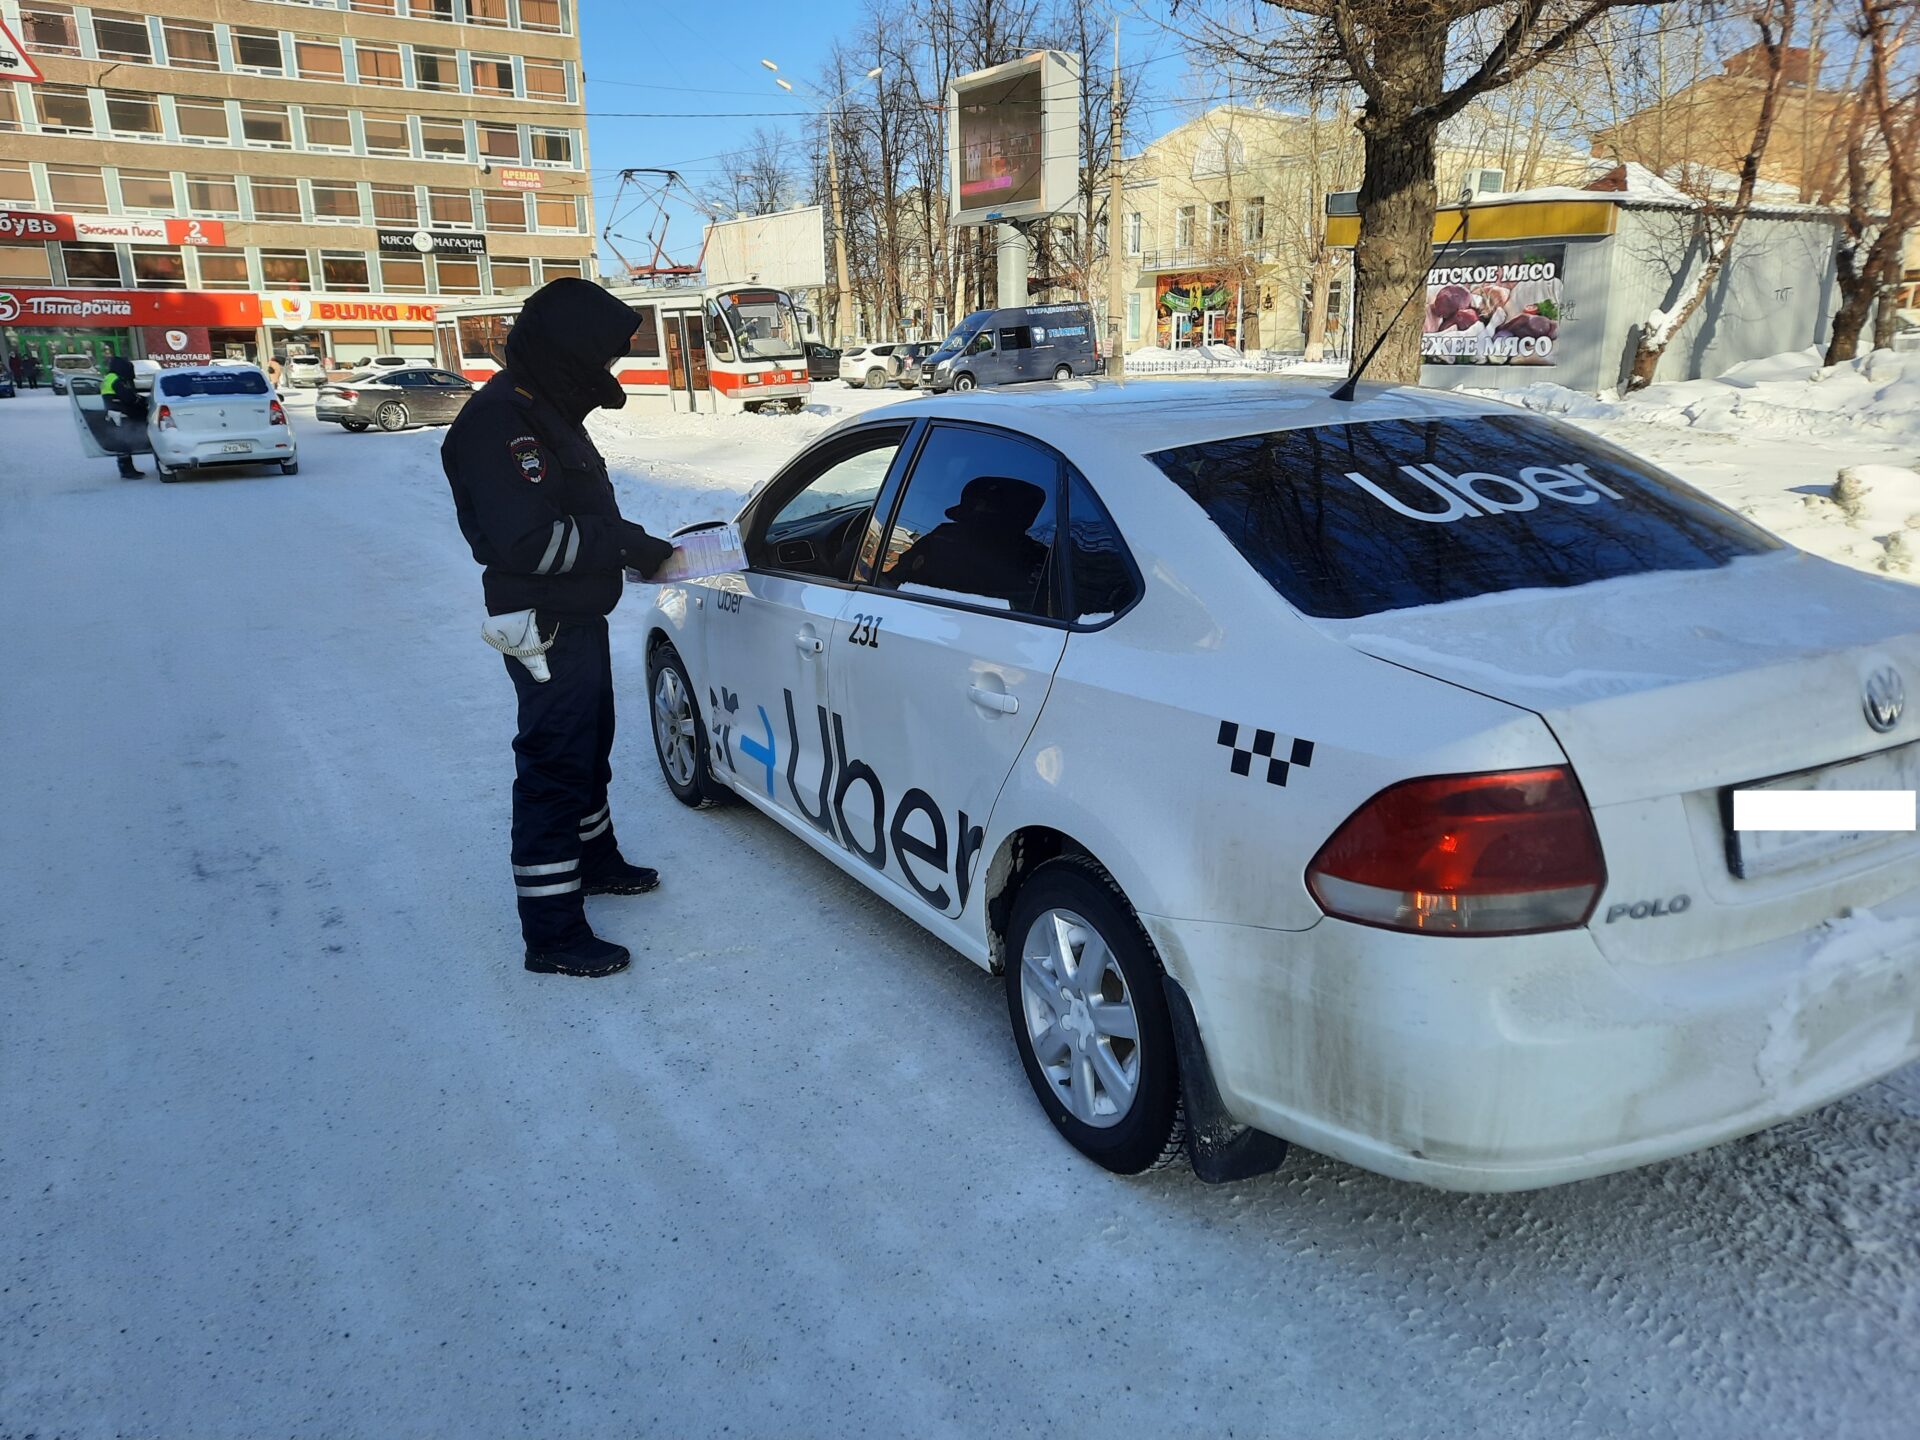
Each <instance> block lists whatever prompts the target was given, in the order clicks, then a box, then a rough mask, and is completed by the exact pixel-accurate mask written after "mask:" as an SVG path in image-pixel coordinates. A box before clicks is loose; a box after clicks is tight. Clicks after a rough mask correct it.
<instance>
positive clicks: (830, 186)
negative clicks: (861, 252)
mask: <svg viewBox="0 0 1920 1440" xmlns="http://www.w3.org/2000/svg"><path fill="white" fill-rule="evenodd" d="M838 113H839V107H838V106H835V107H834V108H833V110H831V111H829V112H828V114H827V193H828V195H829V196H831V197H832V200H833V257H834V278H835V279H836V280H838V281H839V282H840V298H839V301H838V303H837V304H836V305H835V307H834V310H835V315H834V319H835V322H836V325H837V327H838V328H839V329H840V330H842V331H846V330H847V329H848V327H849V326H850V325H851V324H852V323H853V286H852V284H851V283H849V282H848V280H847V219H846V215H845V214H844V212H842V210H841V209H840V162H839V161H838V160H836V159H835V158H834V151H835V149H836V148H837V147H836V146H835V144H834V139H833V131H834V117H835V116H836V115H837V114H838ZM816 173H818V172H816ZM828 338H829V339H830V340H832V341H833V343H834V344H835V345H838V344H839V343H840V342H841V340H842V339H844V338H845V336H844V335H833V336H829V337H828Z"/></svg>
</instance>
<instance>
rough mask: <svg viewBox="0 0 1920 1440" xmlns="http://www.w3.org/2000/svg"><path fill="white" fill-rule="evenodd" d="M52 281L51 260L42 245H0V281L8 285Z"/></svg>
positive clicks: (40, 283)
mask: <svg viewBox="0 0 1920 1440" xmlns="http://www.w3.org/2000/svg"><path fill="white" fill-rule="evenodd" d="M52 281H53V261H52V259H51V258H50V257H49V256H48V255H47V247H46V246H44V245H0V283H4V284H8V285H48V284H51V283H52Z"/></svg>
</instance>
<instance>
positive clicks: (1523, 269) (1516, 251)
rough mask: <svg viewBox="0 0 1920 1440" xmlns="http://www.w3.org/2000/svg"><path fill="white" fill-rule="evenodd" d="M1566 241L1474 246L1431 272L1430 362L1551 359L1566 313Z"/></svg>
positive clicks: (1423, 347) (1423, 359)
mask: <svg viewBox="0 0 1920 1440" xmlns="http://www.w3.org/2000/svg"><path fill="white" fill-rule="evenodd" d="M1566 271H1567V247H1566V246H1564V245H1533V244H1524V243H1523V244H1518V245H1469V246H1467V247H1465V248H1464V249H1462V250H1458V251H1456V252H1454V253H1453V254H1451V255H1448V256H1447V257H1446V258H1445V259H1444V260H1442V261H1441V263H1439V264H1437V265H1435V266H1434V267H1433V268H1432V269H1430V270H1429V271H1428V272H1427V313H1426V318H1425V320H1424V321H1423V322H1422V324H1421V327H1420V329H1421V335H1420V363H1421V364H1423V365H1551V364H1553V363H1554V359H1553V352H1554V348H1555V346H1557V345H1558V344H1559V342H1560V326H1561V324H1562V323H1563V322H1564V321H1565V319H1566V314H1567V300H1566V294H1565V291H1564V288H1563V286H1564V281H1565V276H1566Z"/></svg>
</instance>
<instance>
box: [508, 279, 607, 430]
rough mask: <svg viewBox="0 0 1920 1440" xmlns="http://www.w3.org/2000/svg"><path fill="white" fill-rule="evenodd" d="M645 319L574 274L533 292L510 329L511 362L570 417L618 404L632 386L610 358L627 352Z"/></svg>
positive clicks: (516, 374) (521, 379) (518, 376)
mask: <svg viewBox="0 0 1920 1440" xmlns="http://www.w3.org/2000/svg"><path fill="white" fill-rule="evenodd" d="M639 328H640V319H639V317H638V316H637V315H635V314H634V313H633V311H632V310H631V309H630V308H628V306H627V305H626V304H624V303H623V302H621V301H620V300H617V299H615V298H614V297H613V296H612V295H610V294H608V293H607V292H606V291H605V290H603V289H601V288H600V287H599V286H598V285H595V284H594V283H593V282H592V281H591V280H578V279H574V278H572V277H568V278H566V279H564V280H555V281H552V282H551V283H549V284H546V285H542V286H541V287H540V288H539V289H538V290H536V291H534V292H533V294H531V295H529V296H528V297H527V303H526V304H525V305H523V306H521V307H520V316H519V318H518V319H517V320H515V321H514V322H513V328H512V329H511V330H509V331H508V332H507V368H508V369H509V370H511V371H513V374H514V378H515V379H517V380H518V381H519V382H520V383H521V384H523V385H525V386H528V387H529V388H530V389H534V390H538V391H539V392H540V393H541V394H542V395H544V396H546V398H547V399H548V401H550V402H551V403H552V405H553V407H554V408H555V409H556V410H558V411H559V412H560V413H561V414H563V415H565V416H566V417H567V418H568V419H569V420H575V421H578V420H582V419H585V418H586V414H587V412H588V411H589V410H592V409H594V408H596V407H599V408H602V409H607V410H618V409H619V408H620V407H621V406H623V405H625V404H626V403H627V392H626V391H624V390H622V389H621V388H620V382H619V380H618V379H616V378H615V377H614V376H613V375H612V374H611V373H609V372H608V370H607V362H608V361H609V360H612V359H614V358H616V357H617V356H621V355H624V354H626V353H627V343H628V342H629V341H630V340H632V339H633V332H634V331H635V330H638V329H639Z"/></svg>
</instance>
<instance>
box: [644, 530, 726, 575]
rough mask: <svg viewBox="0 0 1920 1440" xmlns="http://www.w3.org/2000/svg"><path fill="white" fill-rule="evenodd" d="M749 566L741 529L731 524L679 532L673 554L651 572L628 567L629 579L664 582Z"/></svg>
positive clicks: (718, 573)
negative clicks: (681, 533) (647, 573)
mask: <svg viewBox="0 0 1920 1440" xmlns="http://www.w3.org/2000/svg"><path fill="white" fill-rule="evenodd" d="M746 568H747V556H746V552H745V551H743V550H742V549H741V548H740V532H739V530H738V529H736V528H735V527H734V526H732V525H719V526H715V527H714V528H713V529H711V530H696V531H694V532H693V534H691V535H681V536H677V537H676V538H675V539H674V542H673V554H671V555H669V556H668V557H667V559H666V563H665V564H663V565H662V566H661V567H660V568H659V569H658V570H656V571H655V572H654V573H653V574H652V575H650V576H642V575H641V574H640V573H639V572H638V571H637V570H628V571H627V578H628V579H629V580H639V581H642V582H643V583H645V584H649V585H665V584H667V583H668V582H669V581H673V580H699V579H703V578H704V577H706V576H708V575H727V574H731V573H732V572H734V571H736V570H744V569H746Z"/></svg>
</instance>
